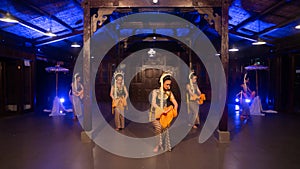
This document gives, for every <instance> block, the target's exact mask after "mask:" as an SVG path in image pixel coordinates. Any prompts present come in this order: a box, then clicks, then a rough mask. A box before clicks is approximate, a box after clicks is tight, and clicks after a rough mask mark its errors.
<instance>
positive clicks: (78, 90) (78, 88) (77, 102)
mask: <svg viewBox="0 0 300 169" xmlns="http://www.w3.org/2000/svg"><path fill="white" fill-rule="evenodd" d="M80 80H81V77H80V76H79V73H76V74H75V75H74V80H73V82H72V84H71V87H72V92H71V93H72V105H73V113H74V117H73V119H74V120H77V117H78V116H81V115H82V103H81V99H82V98H83V85H82V84H81V83H80Z"/></svg>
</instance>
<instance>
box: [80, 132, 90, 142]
mask: <svg viewBox="0 0 300 169" xmlns="http://www.w3.org/2000/svg"><path fill="white" fill-rule="evenodd" d="M80 138H81V142H83V143H91V142H92V140H91V138H90V137H89V136H88V135H87V134H86V132H85V131H82V132H81V137H80Z"/></svg>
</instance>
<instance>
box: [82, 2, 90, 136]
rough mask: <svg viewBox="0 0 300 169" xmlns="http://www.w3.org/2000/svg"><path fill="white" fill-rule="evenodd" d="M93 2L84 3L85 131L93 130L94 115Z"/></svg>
mask: <svg viewBox="0 0 300 169" xmlns="http://www.w3.org/2000/svg"><path fill="white" fill-rule="evenodd" d="M90 4H91V0H85V1H84V2H83V8H84V32H83V33H84V34H83V42H84V46H83V70H82V72H83V86H84V97H83V128H84V130H85V131H90V130H91V129H92V113H91V77H90V69H91V64H90V38H91V15H90Z"/></svg>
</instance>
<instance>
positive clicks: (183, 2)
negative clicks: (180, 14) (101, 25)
mask: <svg viewBox="0 0 300 169" xmlns="http://www.w3.org/2000/svg"><path fill="white" fill-rule="evenodd" d="M221 6H222V2H221V0H158V3H156V4H154V3H153V2H152V0H142V1H141V0H114V1H112V0H102V1H99V0H91V8H99V7H130V8H132V7H152V8H156V7H157V8H159V7H203V8H208V7H221Z"/></svg>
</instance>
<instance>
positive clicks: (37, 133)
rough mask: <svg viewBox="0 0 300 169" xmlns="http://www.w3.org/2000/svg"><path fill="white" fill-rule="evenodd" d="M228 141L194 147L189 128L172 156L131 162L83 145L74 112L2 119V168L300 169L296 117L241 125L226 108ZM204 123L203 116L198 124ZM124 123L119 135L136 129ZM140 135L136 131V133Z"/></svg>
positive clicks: (266, 118)
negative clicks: (57, 115)
mask: <svg viewBox="0 0 300 169" xmlns="http://www.w3.org/2000/svg"><path fill="white" fill-rule="evenodd" d="M229 109H230V111H229V124H228V126H229V131H230V133H231V142H230V143H229V144H220V143H218V141H217V140H216V138H215V136H212V137H211V138H210V139H209V140H208V141H206V142H205V143H203V144H199V143H198V136H199V133H200V131H201V128H199V129H192V130H191V131H190V133H189V134H188V135H187V136H186V138H185V139H184V140H182V142H180V143H179V144H178V145H177V146H176V147H175V148H174V149H173V150H172V152H166V153H163V154H161V155H158V156H155V157H151V158H144V159H130V158H124V157H120V156H116V155H114V154H111V153H109V152H107V151H105V150H103V149H101V148H100V147H99V146H97V145H96V144H93V143H82V142H81V139H80V133H81V131H82V129H81V126H80V124H79V123H78V122H76V121H74V120H73V119H72V114H67V115H66V116H59V117H49V116H48V114H47V113H41V112H35V113H29V114H25V115H21V116H14V117H7V118H2V119H0V168H1V169H98V168H101V169H115V168H118V169H181V168H188V169H299V168H300V132H299V130H300V115H289V114H284V113H278V114H266V116H252V117H251V119H249V120H246V121H241V120H240V118H239V117H238V116H237V115H236V114H235V112H234V110H233V107H232V106H229ZM204 120H205V115H202V117H201V121H202V124H203V121H204ZM134 127H135V126H134V124H133V123H130V122H127V128H126V129H125V130H123V131H122V132H124V133H126V132H127V131H128V130H131V131H132V129H134ZM136 130H137V132H138V129H136Z"/></svg>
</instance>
